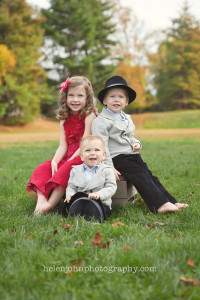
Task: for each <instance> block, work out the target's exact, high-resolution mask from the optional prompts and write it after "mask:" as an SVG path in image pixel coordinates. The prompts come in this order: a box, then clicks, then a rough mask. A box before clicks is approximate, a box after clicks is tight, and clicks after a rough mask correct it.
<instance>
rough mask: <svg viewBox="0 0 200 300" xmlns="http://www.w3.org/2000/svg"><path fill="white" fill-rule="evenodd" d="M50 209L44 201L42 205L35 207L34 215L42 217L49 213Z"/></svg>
mask: <svg viewBox="0 0 200 300" xmlns="http://www.w3.org/2000/svg"><path fill="white" fill-rule="evenodd" d="M51 209H52V205H51V204H50V203H49V202H48V201H46V202H44V203H43V204H40V206H39V205H37V206H36V208H35V211H34V215H35V216H39V215H44V214H45V213H46V212H48V211H50V210H51Z"/></svg>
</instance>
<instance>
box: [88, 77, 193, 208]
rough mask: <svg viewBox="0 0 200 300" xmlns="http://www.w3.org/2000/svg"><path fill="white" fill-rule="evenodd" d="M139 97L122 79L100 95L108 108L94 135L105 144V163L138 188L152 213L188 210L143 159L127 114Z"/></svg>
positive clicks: (113, 81) (95, 125) (97, 121)
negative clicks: (126, 108)
mask: <svg viewBox="0 0 200 300" xmlns="http://www.w3.org/2000/svg"><path fill="white" fill-rule="evenodd" d="M135 98H136V92H135V91H134V90H133V89H132V88H130V87H129V86H128V85H127V82H126V81H125V79H124V78H122V77H121V76H113V77H111V78H109V79H108V80H107V81H106V83H105V86H104V89H102V90H101V91H100V92H99V94H98V99H99V100H100V101H101V102H102V103H103V104H104V105H105V106H106V108H104V109H103V111H102V112H101V113H100V114H99V116H98V117H97V118H96V119H94V120H93V123H92V134H93V135H96V136H99V137H101V138H102V139H103V140H104V142H105V145H106V158H105V163H106V164H108V165H110V166H111V167H112V168H113V171H114V174H115V177H116V179H117V180H119V175H123V176H124V177H125V178H126V180H127V181H129V182H131V183H132V184H133V185H134V186H135V187H136V189H137V190H138V192H139V193H140V195H141V196H142V198H143V200H144V201H145V203H146V204H147V205H148V207H149V209H150V210H151V211H152V212H159V213H165V212H168V211H171V212H175V211H178V210H180V209H182V208H186V207H188V205H187V204H182V203H178V202H177V201H176V199H175V198H174V197H173V196H172V195H170V193H169V192H168V191H167V190H166V189H165V188H164V187H163V185H162V184H161V183H160V181H159V179H158V178H157V177H156V176H154V175H153V174H152V172H151V171H150V170H149V168H148V166H147V164H146V163H145V162H144V161H143V160H142V157H141V155H140V153H139V151H140V149H141V143H140V142H139V141H138V140H137V139H135V137H134V128H135V126H134V124H133V122H132V120H131V118H130V117H129V116H128V115H127V114H125V113H124V112H123V109H124V108H125V106H127V105H128V104H130V103H131V102H132V101H134V100H135Z"/></svg>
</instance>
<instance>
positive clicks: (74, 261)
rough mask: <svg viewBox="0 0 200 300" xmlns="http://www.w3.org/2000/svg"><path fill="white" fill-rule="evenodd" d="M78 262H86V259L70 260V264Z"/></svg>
mask: <svg viewBox="0 0 200 300" xmlns="http://www.w3.org/2000/svg"><path fill="white" fill-rule="evenodd" d="M77 261H86V259H85V258H78V259H72V260H70V261H69V262H70V263H71V264H74V263H76V262H77Z"/></svg>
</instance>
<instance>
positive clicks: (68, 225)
mask: <svg viewBox="0 0 200 300" xmlns="http://www.w3.org/2000/svg"><path fill="white" fill-rule="evenodd" d="M71 227H72V226H71V225H70V224H66V225H65V227H64V229H66V230H69V229H71Z"/></svg>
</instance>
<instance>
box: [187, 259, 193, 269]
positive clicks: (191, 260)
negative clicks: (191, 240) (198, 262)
mask: <svg viewBox="0 0 200 300" xmlns="http://www.w3.org/2000/svg"><path fill="white" fill-rule="evenodd" d="M187 264H188V265H189V266H191V267H194V259H193V258H192V257H191V258H190V259H189V260H188V262H187Z"/></svg>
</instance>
